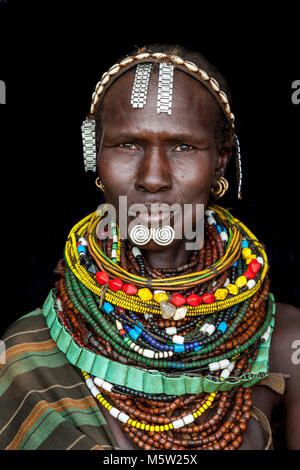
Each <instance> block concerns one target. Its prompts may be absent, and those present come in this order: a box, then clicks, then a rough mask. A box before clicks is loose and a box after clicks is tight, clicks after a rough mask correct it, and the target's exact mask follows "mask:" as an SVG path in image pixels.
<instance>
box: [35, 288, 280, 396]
mask: <svg viewBox="0 0 300 470" xmlns="http://www.w3.org/2000/svg"><path fill="white" fill-rule="evenodd" d="M53 295H54V289H52V290H51V291H50V292H49V294H48V297H47V298H46V300H45V303H44V305H43V315H44V317H45V320H46V323H47V326H48V328H49V329H50V336H51V338H52V339H53V341H55V343H56V345H57V347H58V349H60V350H61V351H62V352H63V353H64V354H65V355H66V357H67V359H68V361H69V362H70V363H71V364H73V365H74V366H76V367H78V368H79V369H82V370H84V371H85V372H87V373H89V374H91V375H93V376H96V377H99V378H101V379H104V380H106V381H107V382H110V383H112V384H115V385H123V386H125V387H128V388H132V389H134V390H138V391H141V392H144V393H149V394H152V393H153V394H165V395H185V394H197V393H203V392H205V393H212V392H216V391H219V390H220V391H227V390H231V389H232V388H234V387H237V386H242V387H245V388H247V387H252V386H253V385H254V384H255V383H257V382H259V381H260V380H262V379H263V378H265V377H267V375H268V362H269V349H270V343H271V336H272V335H270V337H269V339H268V340H267V341H266V342H265V343H262V344H261V346H260V348H259V351H258V354H257V357H256V360H255V362H254V363H253V366H252V369H251V373H250V374H243V375H242V376H241V377H238V378H236V377H229V378H228V379H227V380H222V381H220V380H209V379H208V378H206V377H203V376H200V375H197V376H196V375H195V374H193V373H184V374H182V375H180V376H179V377H175V376H174V375H173V376H172V374H169V375H166V374H164V373H161V372H159V371H155V370H153V371H149V370H144V369H140V368H137V367H132V366H127V365H125V364H121V363H118V362H116V361H112V360H111V359H107V358H106V357H103V356H100V355H99V354H95V353H93V352H92V351H90V350H88V349H87V348H85V347H82V346H81V345H80V344H79V343H78V342H77V341H76V340H75V339H74V338H73V337H72V334H71V333H70V332H68V330H67V329H66V328H65V326H64V325H63V324H62V322H61V319H60V317H59V316H58V315H57V313H56V311H55V309H54V300H53ZM267 309H268V311H269V312H270V313H271V315H272V319H271V322H270V326H271V328H272V330H273V328H274V324H275V319H274V315H275V300H274V296H273V294H271V293H269V295H268V307H267Z"/></svg>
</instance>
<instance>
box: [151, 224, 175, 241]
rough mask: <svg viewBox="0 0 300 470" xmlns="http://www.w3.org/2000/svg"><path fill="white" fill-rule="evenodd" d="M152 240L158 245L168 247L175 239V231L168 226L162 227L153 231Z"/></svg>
mask: <svg viewBox="0 0 300 470" xmlns="http://www.w3.org/2000/svg"><path fill="white" fill-rule="evenodd" d="M152 238H153V240H154V241H155V243H157V244H158V245H163V246H164V245H170V243H172V241H173V240H174V238H175V231H174V229H173V227H171V226H170V225H164V226H163V227H158V228H157V229H155V230H154V231H153V234H152Z"/></svg>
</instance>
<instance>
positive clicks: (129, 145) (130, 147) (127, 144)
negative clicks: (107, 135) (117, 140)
mask: <svg viewBox="0 0 300 470" xmlns="http://www.w3.org/2000/svg"><path fill="white" fill-rule="evenodd" d="M118 147H120V148H122V149H128V150H138V146H137V145H136V144H133V143H132V142H122V143H121V144H119V145H118Z"/></svg>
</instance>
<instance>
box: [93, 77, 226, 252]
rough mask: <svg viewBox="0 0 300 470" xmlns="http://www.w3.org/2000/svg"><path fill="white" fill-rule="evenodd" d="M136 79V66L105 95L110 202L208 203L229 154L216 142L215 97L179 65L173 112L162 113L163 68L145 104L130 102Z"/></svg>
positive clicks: (102, 157)
mask: <svg viewBox="0 0 300 470" xmlns="http://www.w3.org/2000/svg"><path fill="white" fill-rule="evenodd" d="M133 80H134V71H133V70H131V71H129V72H127V73H126V74H124V75H123V76H121V77H119V78H118V79H117V80H116V82H115V83H114V84H113V85H112V86H111V88H110V89H109V90H108V91H107V94H106V96H105V98H104V103H103V113H102V136H101V139H100V142H101V144H100V150H99V154H98V160H97V170H98V174H99V175H100V178H101V180H102V182H103V184H104V187H105V200H106V202H107V203H110V204H112V205H113V206H114V207H115V209H116V211H117V214H118V208H119V196H127V198H128V199H127V205H128V207H130V205H132V204H135V203H141V204H151V203H161V204H163V203H167V204H168V205H170V206H171V205H173V204H179V205H180V206H181V207H182V208H183V206H184V204H192V205H193V206H194V205H196V204H204V205H205V206H206V205H207V203H208V199H209V196H210V189H211V186H212V184H213V183H214V182H215V173H216V170H217V169H221V168H225V166H226V164H227V160H228V154H227V153H226V152H222V151H218V149H217V145H216V140H215V135H216V134H215V128H216V121H217V104H216V102H215V99H214V98H213V97H212V96H211V95H210V94H209V92H208V91H207V90H206V89H205V88H204V87H203V86H202V85H201V83H199V82H198V81H197V80H196V79H193V78H192V77H190V76H189V75H187V74H186V73H184V72H182V71H180V70H176V69H175V71H174V83H173V101H172V114H171V115H168V114H167V113H160V114H158V113H157V85H158V73H157V72H154V73H152V75H151V79H150V84H149V89H148V95H147V103H146V105H145V107H144V108H142V109H136V108H132V105H131V103H130V99H131V92H132V86H133ZM194 216H195V213H194V211H193V216H192V217H194ZM131 220H132V219H130V217H129V218H128V223H129V222H130V221H131ZM150 243H151V242H150ZM176 243H178V240H176V239H175V240H174V242H173V244H176ZM152 248H153V247H152ZM157 248H159V247H157Z"/></svg>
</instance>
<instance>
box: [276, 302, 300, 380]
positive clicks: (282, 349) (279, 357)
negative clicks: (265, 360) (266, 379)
mask: <svg viewBox="0 0 300 470" xmlns="http://www.w3.org/2000/svg"><path fill="white" fill-rule="evenodd" d="M296 348H298V349H300V309H299V308H297V307H294V306H293V305H290V304H285V303H277V304H276V315H275V327H274V331H273V335H272V340H271V349H270V366H271V370H272V371H273V372H283V373H285V372H286V373H289V372H288V371H289V370H291V371H293V370H294V368H293V366H294V364H293V356H294V355H295V354H294V353H295V349H296ZM299 360H300V353H299ZM297 372H298V370H297Z"/></svg>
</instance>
